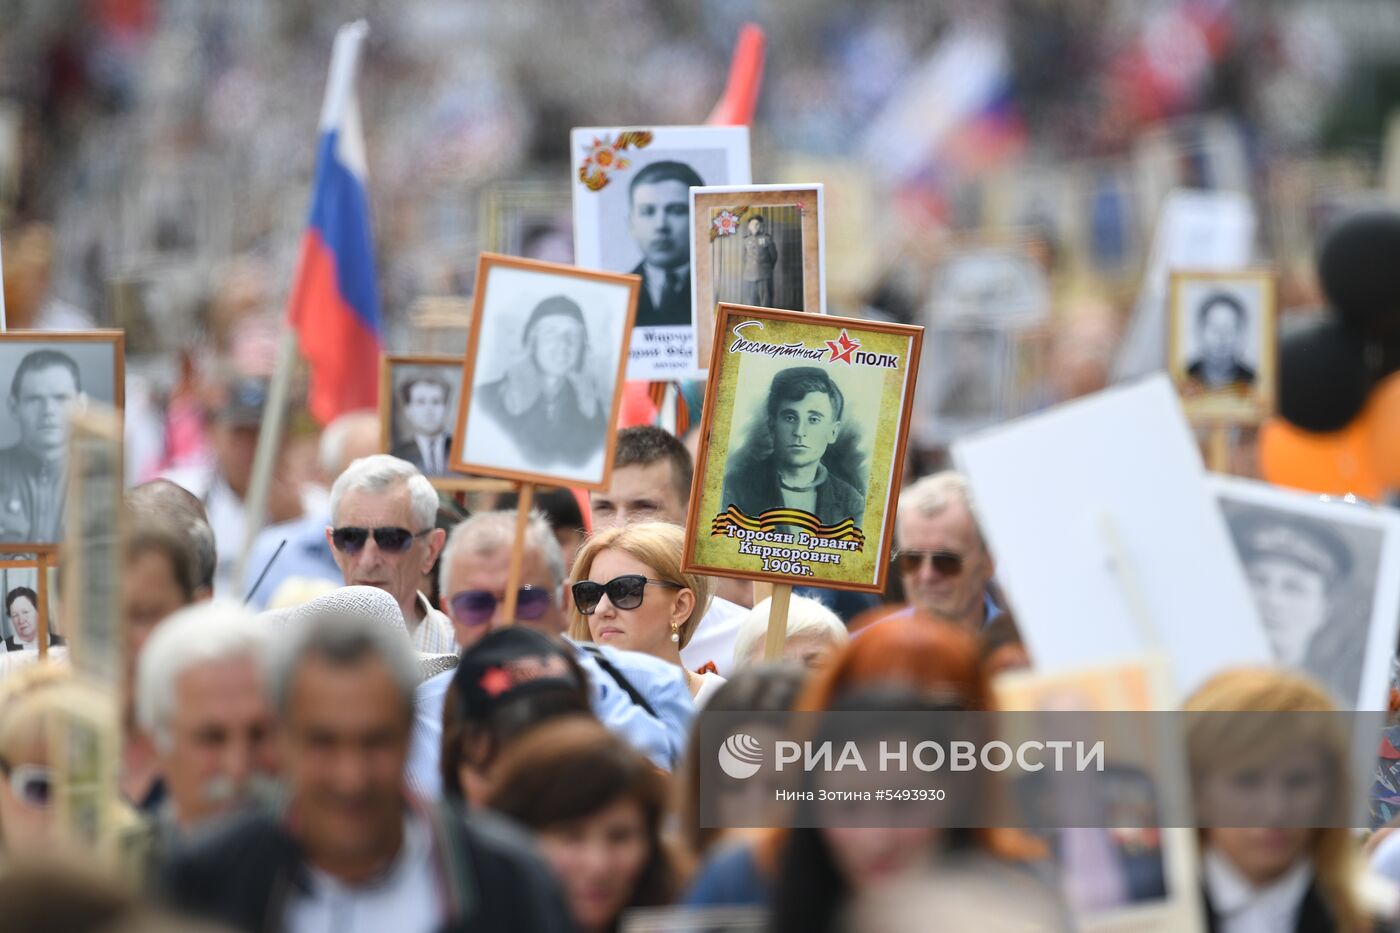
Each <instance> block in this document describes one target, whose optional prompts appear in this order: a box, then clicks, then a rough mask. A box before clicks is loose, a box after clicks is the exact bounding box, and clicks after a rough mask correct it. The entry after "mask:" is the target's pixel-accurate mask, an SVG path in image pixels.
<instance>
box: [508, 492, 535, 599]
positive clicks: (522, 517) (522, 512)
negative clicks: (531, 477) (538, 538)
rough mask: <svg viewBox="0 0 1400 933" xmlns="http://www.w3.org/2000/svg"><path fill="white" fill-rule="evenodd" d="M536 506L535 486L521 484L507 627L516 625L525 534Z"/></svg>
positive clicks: (509, 589) (517, 504) (517, 508)
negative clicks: (532, 509)
mask: <svg viewBox="0 0 1400 933" xmlns="http://www.w3.org/2000/svg"><path fill="white" fill-rule="evenodd" d="M534 504H535V484H534V483H521V484H520V501H519V502H518V503H516V506H515V540H514V542H512V543H511V547H510V569H509V570H508V571H507V572H506V595H505V608H504V610H503V611H502V613H501V615H502V617H503V618H504V619H505V624H506V625H514V624H515V604H516V600H517V599H518V597H519V595H520V565H521V564H523V563H524V562H525V532H526V530H527V529H528V528H529V527H530V509H531V508H533V507H534Z"/></svg>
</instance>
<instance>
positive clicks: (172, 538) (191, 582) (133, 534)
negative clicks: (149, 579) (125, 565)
mask: <svg viewBox="0 0 1400 933" xmlns="http://www.w3.org/2000/svg"><path fill="white" fill-rule="evenodd" d="M148 551H149V552H154V553H157V554H160V555H162V556H164V557H165V559H166V560H167V561H169V562H170V575H171V577H173V578H174V580H175V585H176V587H178V588H179V590H180V597H181V599H182V600H183V601H184V603H185V605H189V604H190V603H192V602H194V596H195V591H196V590H198V589H199V587H200V582H199V568H198V567H197V566H196V564H195V557H194V555H193V554H191V553H190V548H189V540H188V538H187V537H186V536H185V535H184V534H182V533H181V532H180V531H179V530H178V529H177V528H173V527H171V526H170V524H169V523H168V522H164V521H159V520H158V519H157V517H155V516H142V517H140V518H138V519H137V520H136V522H135V524H133V526H132V528H131V531H130V533H129V534H128V535H127V538H126V559H127V560H128V561H131V560H135V559H136V557H137V556H138V555H140V554H144V553H146V552H148Z"/></svg>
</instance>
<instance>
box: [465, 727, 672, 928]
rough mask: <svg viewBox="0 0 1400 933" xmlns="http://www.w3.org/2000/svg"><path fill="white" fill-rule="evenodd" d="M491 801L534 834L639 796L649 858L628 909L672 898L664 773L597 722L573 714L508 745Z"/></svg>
mask: <svg viewBox="0 0 1400 933" xmlns="http://www.w3.org/2000/svg"><path fill="white" fill-rule="evenodd" d="M496 767H497V771H496V777H497V780H496V782H495V790H494V791H493V793H492V795H491V798H490V800H488V801H487V805H488V806H490V807H491V808H492V809H493V810H496V811H497V812H499V813H503V814H505V815H506V816H508V817H511V818H512V819H514V820H516V821H517V822H519V823H520V824H521V825H523V826H525V827H526V828H527V829H529V830H531V831H533V832H542V831H548V830H550V829H551V828H554V827H557V826H561V825H563V824H567V823H571V822H574V821H576V820H582V819H586V818H588V817H590V816H593V815H595V814H597V813H599V812H601V811H602V810H604V809H606V808H607V807H608V806H610V805H611V804H613V803H615V802H617V801H619V800H631V801H634V802H635V803H636V804H637V805H638V806H639V807H640V808H641V810H642V817H643V822H644V823H645V826H646V836H647V847H648V852H647V860H646V864H645V866H644V867H643V868H642V872H641V875H640V876H639V877H638V879H637V884H636V886H635V887H634V888H633V890H632V896H631V897H630V898H629V899H628V901H627V904H626V906H627V907H629V908H630V907H656V906H661V905H664V904H669V903H670V902H671V900H672V899H673V898H674V896H675V894H676V887H677V878H676V873H675V869H674V866H673V863H672V859H671V857H670V855H669V853H668V852H667V851H666V848H665V846H664V844H663V843H662V839H661V827H662V821H663V820H664V819H665V817H666V800H667V795H668V788H667V780H666V776H665V775H664V774H663V773H661V772H660V771H658V770H656V768H655V767H654V766H653V765H652V763H651V762H650V761H648V760H647V759H646V757H645V756H643V755H642V754H641V753H640V752H638V751H637V750H636V749H634V748H633V747H632V746H631V745H629V744H627V742H626V741H625V740H623V739H621V738H619V737H618V736H617V735H616V734H614V733H613V732H612V731H611V730H610V729H608V728H606V727H605V726H602V725H600V724H599V723H598V722H597V721H596V720H593V719H585V718H583V717H568V718H565V719H560V720H558V721H556V722H551V723H549V724H547V725H543V726H541V727H539V728H538V729H536V730H534V731H533V732H531V733H530V734H529V735H527V736H524V737H522V738H521V739H520V740H519V741H518V742H516V743H515V744H514V745H512V746H511V747H510V748H508V749H506V750H505V752H504V753H503V754H502V755H501V758H500V761H499V762H498V763H497V766H496Z"/></svg>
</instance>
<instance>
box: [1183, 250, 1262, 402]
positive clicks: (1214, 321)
mask: <svg viewBox="0 0 1400 933" xmlns="http://www.w3.org/2000/svg"><path fill="white" fill-rule="evenodd" d="M1167 321H1168V324H1167V326H1168V328H1169V331H1168V334H1167V370H1168V372H1170V373H1171V377H1172V382H1173V383H1174V384H1175V385H1176V388H1177V392H1178V393H1180V395H1181V404H1182V408H1184V409H1185V410H1186V415H1187V417H1188V418H1190V419H1191V420H1192V421H1194V422H1198V423H1210V422H1214V423H1254V422H1257V421H1259V420H1260V419H1261V418H1263V417H1264V416H1265V415H1268V414H1270V413H1272V412H1273V409H1274V396H1275V391H1276V386H1277V384H1278V378H1277V376H1276V374H1275V366H1276V363H1275V359H1276V356H1277V351H1278V326H1277V324H1276V322H1275V315H1274V275H1273V273H1272V272H1269V271H1267V270H1262V269H1248V270H1238V271H1232V272H1174V273H1172V277H1171V313H1170V314H1168V315H1167Z"/></svg>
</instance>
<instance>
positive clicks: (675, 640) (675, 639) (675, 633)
mask: <svg viewBox="0 0 1400 933" xmlns="http://www.w3.org/2000/svg"><path fill="white" fill-rule="evenodd" d="M680 643H681V627H680V626H679V625H677V624H676V620H675V619H672V620H671V644H673V645H679V644H680Z"/></svg>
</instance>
